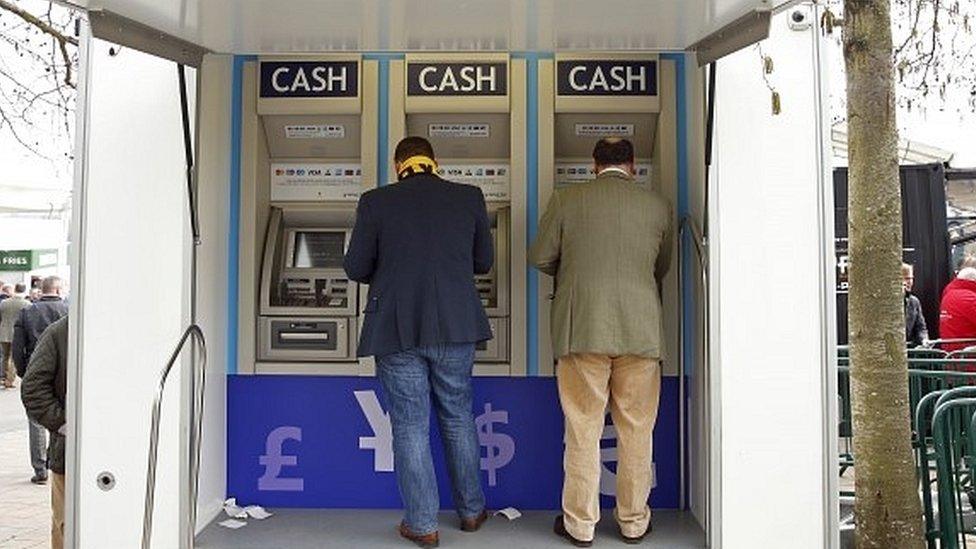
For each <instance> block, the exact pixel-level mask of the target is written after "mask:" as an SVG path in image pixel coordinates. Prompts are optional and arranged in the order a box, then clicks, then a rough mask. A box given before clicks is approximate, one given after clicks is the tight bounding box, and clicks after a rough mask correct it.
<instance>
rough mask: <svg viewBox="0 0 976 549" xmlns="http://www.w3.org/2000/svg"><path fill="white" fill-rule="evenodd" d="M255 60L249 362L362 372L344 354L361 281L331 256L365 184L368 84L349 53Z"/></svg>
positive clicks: (287, 369) (278, 368) (371, 178)
mask: <svg viewBox="0 0 976 549" xmlns="http://www.w3.org/2000/svg"><path fill="white" fill-rule="evenodd" d="M256 65H257V67H256V69H255V70H254V71H253V73H252V74H253V77H254V80H255V82H254V83H253V85H254V89H255V93H256V97H255V107H256V111H255V114H256V119H255V123H256V126H257V127H256V128H255V134H256V135H255V136H254V138H255V141H256V142H257V143H258V145H262V144H263V146H258V147H256V149H257V150H252V151H250V152H251V154H253V155H254V156H255V159H254V161H259V160H260V159H266V160H265V161H264V162H259V165H258V166H257V167H256V168H255V170H254V171H253V176H254V177H253V181H252V183H253V186H254V189H253V190H254V194H253V201H252V202H251V203H252V205H253V207H254V209H255V211H254V213H255V215H254V226H255V229H256V231H255V233H256V234H258V233H259V232H260V229H261V228H262V225H263V228H264V229H265V230H264V237H263V239H260V238H256V239H255V242H254V246H255V249H256V253H255V254H254V258H253V259H254V261H255V266H257V267H258V271H257V274H256V277H255V283H256V284H257V285H258V287H257V292H256V298H257V302H256V304H255V307H254V309H255V312H256V314H255V315H254V316H252V317H251V318H253V319H255V321H256V325H255V327H254V330H255V331H254V335H255V337H254V338H253V339H252V340H251V341H252V342H253V345H255V350H254V354H255V361H254V364H255V366H254V373H301V374H309V373H314V374H326V375H330V374H331V375H349V374H363V375H367V374H370V373H372V372H371V370H370V368H369V367H368V365H367V364H366V363H363V364H361V363H360V361H359V360H358V359H357V358H356V342H357V340H358V335H359V329H360V326H361V318H360V317H361V315H360V303H361V302H362V300H361V298H360V294H361V292H362V291H363V289H361V288H360V285H359V284H357V283H355V282H353V281H351V280H349V279H348V277H346V274H345V271H344V270H343V258H344V256H345V251H346V248H347V246H348V243H349V238H350V234H351V231H352V227H353V225H354V223H355V212H356V203H357V200H358V198H359V196H360V194H361V193H362V192H363V191H364V190H366V189H368V188H372V187H374V186H375V169H374V167H373V164H375V162H374V161H373V159H375V154H374V151H375V149H376V147H375V133H374V129H373V128H374V124H373V123H372V120H373V119H374V117H375V115H374V114H367V111H374V109H372V108H370V106H368V105H367V104H368V103H369V101H368V100H367V99H366V96H368V95H372V98H373V100H375V86H369V85H364V84H366V83H364V69H363V63H362V61H361V60H360V59H359V57H358V56H354V57H353V56H344V57H343V56H330V57H322V58H314V59H307V58H301V59H298V58H260V59H258V61H257V63H256ZM365 80H368V81H370V82H375V79H374V78H366V79H365ZM364 118H365V119H369V120H368V121H367V120H364ZM262 142H263V143H262ZM242 154H247V152H243V153H242ZM262 221H264V222H263V223H262ZM258 249H259V250H260V251H259V252H257V250H258ZM242 339H246V338H242ZM245 344H246V342H245Z"/></svg>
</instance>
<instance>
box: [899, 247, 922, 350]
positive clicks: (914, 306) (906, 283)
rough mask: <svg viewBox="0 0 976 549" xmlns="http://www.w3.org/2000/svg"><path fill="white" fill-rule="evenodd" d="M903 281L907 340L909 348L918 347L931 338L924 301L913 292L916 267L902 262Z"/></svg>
mask: <svg viewBox="0 0 976 549" xmlns="http://www.w3.org/2000/svg"><path fill="white" fill-rule="evenodd" d="M901 282H902V287H903V288H904V289H905V342H906V344H907V345H908V348H909V349H911V348H913V347H918V346H920V345H923V344H924V343H926V342H927V341H928V340H929V329H928V327H927V326H926V325H925V317H924V316H923V315H922V303H921V302H920V301H919V300H918V297H917V296H915V294H913V293H912V286H913V285H914V284H915V268H914V267H912V266H911V265H910V264H908V263H902V264H901Z"/></svg>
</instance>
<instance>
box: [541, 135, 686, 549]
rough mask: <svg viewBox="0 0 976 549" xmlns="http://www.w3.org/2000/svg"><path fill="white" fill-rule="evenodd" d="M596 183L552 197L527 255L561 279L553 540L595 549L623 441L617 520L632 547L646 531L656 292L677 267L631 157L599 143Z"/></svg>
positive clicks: (658, 335)
mask: <svg viewBox="0 0 976 549" xmlns="http://www.w3.org/2000/svg"><path fill="white" fill-rule="evenodd" d="M593 160H594V163H595V164H596V173H597V176H596V179H595V180H593V181H591V182H588V183H583V184H578V185H575V186H572V187H569V188H567V189H565V190H559V191H557V192H556V193H555V194H553V196H552V199H551V200H550V202H549V205H548V207H547V208H546V212H545V214H544V215H543V217H542V220H541V221H540V223H539V234H538V237H537V238H536V240H535V243H533V245H532V249H531V250H530V252H529V257H530V260H531V262H532V263H533V264H534V265H535V266H536V268H538V269H539V270H540V271H542V272H544V273H546V274H549V275H552V276H554V277H555V288H556V290H555V295H554V297H553V302H552V312H551V329H552V346H553V356H555V357H557V358H558V365H557V369H556V378H557V381H558V386H559V400H560V403H561V404H562V409H563V414H564V415H565V418H566V437H565V442H566V449H565V452H566V453H565V458H564V460H563V465H564V468H565V480H564V484H563V497H562V508H563V514H562V515H560V516H559V517H557V518H556V524H555V526H554V530H555V531H556V533H557V534H559V535H561V536H563V537H565V538H567V539H568V540H569V541H570V542H572V543H573V544H574V545H576V546H578V547H589V546H590V544H591V543H592V540H593V533H594V529H595V527H596V523H597V522H598V521H599V520H600V470H601V464H600V437H601V435H602V433H603V427H604V415H605V413H606V408H607V406H608V405H609V408H610V412H611V415H612V417H613V424H614V426H615V428H616V431H617V509H616V513H615V516H616V518H617V523H618V525H619V527H620V534H621V536H622V538H623V540H624V541H625V542H628V543H639V542H640V541H641V540H642V539H643V538H644V536H645V535H646V534H647V532H648V531H650V519H651V511H650V507H649V506H648V505H647V500H648V497H649V495H650V491H651V432H652V431H653V429H654V422H655V420H656V418H657V406H658V398H659V394H660V388H661V370H660V360H661V358H662V356H663V354H664V338H663V327H662V324H661V295H660V288H661V280H662V279H663V278H664V275H665V274H666V273H667V271H668V268H669V266H670V263H671V247H672V239H673V224H672V221H671V206H670V204H669V203H668V201H667V199H665V198H664V197H663V196H662V195H661V194H660V193H658V192H657V191H653V190H648V189H642V188H640V187H638V186H637V184H635V183H634V179H633V177H634V173H635V171H634V147H633V145H632V144H631V143H630V142H629V141H627V140H626V139H612V138H607V139H601V140H600V141H599V142H597V144H596V147H595V148H594V149H593Z"/></svg>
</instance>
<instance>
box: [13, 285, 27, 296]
mask: <svg viewBox="0 0 976 549" xmlns="http://www.w3.org/2000/svg"><path fill="white" fill-rule="evenodd" d="M14 291H15V292H17V293H18V294H22V293H24V292H26V291H27V284H24V283H23V282H18V283H17V285H16V286H14Z"/></svg>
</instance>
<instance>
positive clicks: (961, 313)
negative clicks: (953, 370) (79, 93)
mask: <svg viewBox="0 0 976 549" xmlns="http://www.w3.org/2000/svg"><path fill="white" fill-rule="evenodd" d="M939 337H940V338H941V339H943V340H946V339H949V340H951V339H962V340H967V339H968V340H973V341H958V342H947V343H943V344H942V350H944V351H946V352H950V353H951V352H953V351H959V350H962V349H965V348H966V347H971V346H973V345H974V344H976V268H973V267H963V268H962V269H960V270H959V273H958V274H957V275H956V278H954V279H952V281H951V282H949V284H947V285H946V287H945V289H944V290H942V302H941V303H940V305H939Z"/></svg>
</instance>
